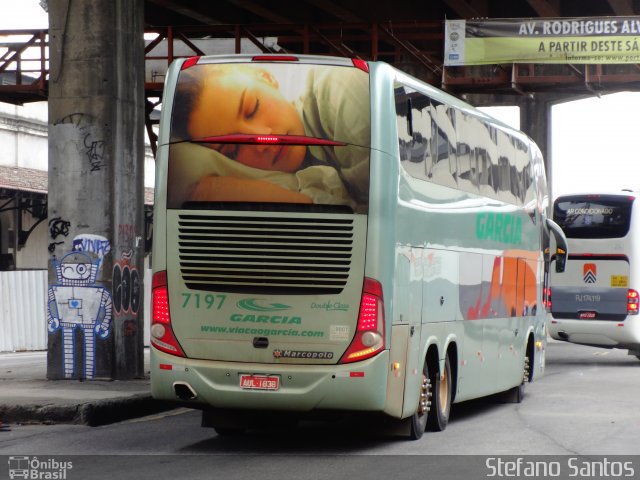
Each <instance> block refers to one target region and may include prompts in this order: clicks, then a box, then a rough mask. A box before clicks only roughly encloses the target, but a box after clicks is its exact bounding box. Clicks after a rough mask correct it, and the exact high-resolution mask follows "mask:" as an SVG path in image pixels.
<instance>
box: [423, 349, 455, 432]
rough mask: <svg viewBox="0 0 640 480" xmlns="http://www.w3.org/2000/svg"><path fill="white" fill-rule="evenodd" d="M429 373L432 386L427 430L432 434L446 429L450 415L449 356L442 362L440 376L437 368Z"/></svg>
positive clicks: (451, 383) (450, 380)
mask: <svg viewBox="0 0 640 480" xmlns="http://www.w3.org/2000/svg"><path fill="white" fill-rule="evenodd" d="M429 373H430V375H429V377H430V379H431V384H432V385H433V399H432V402H431V408H430V409H429V415H428V417H427V429H428V430H430V431H432V432H441V431H442V430H444V429H445V428H447V423H449V414H450V413H451V396H452V386H453V379H452V378H451V361H450V360H449V355H447V356H446V358H445V360H444V372H442V374H441V373H440V372H439V369H437V368H435V369H433V371H432V372H429Z"/></svg>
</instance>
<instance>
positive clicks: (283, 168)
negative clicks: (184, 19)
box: [167, 63, 370, 211]
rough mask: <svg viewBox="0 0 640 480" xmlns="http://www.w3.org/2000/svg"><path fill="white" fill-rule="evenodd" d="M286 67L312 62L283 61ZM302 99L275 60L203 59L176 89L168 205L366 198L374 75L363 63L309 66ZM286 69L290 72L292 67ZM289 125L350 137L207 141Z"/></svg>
mask: <svg viewBox="0 0 640 480" xmlns="http://www.w3.org/2000/svg"><path fill="white" fill-rule="evenodd" d="M273 68H274V69H277V68H279V69H280V73H281V74H282V75H285V74H288V76H289V77H291V75H292V73H295V72H296V71H298V69H299V68H304V67H298V66H294V67H287V66H286V65H278V66H276V67H273ZM306 72H307V73H306V75H305V77H306V84H305V90H304V92H303V93H302V95H301V96H300V98H299V99H297V100H295V101H290V100H288V99H287V98H285V96H284V94H283V93H282V91H281V89H280V88H279V83H278V81H277V79H276V77H275V75H274V71H273V70H267V69H266V68H265V67H263V66H262V65H251V64H238V63H236V64H205V65H196V66H194V67H191V68H189V69H186V70H184V71H182V72H181V74H180V78H179V81H178V86H177V89H176V96H175V100H174V110H173V120H172V137H173V138H172V140H173V141H174V142H176V143H173V144H172V146H171V149H170V157H169V178H170V179H171V180H170V182H169V185H168V187H167V188H168V206H169V208H179V207H180V206H181V205H182V203H183V202H185V201H242V202H286V203H316V204H328V205H347V206H349V207H351V208H352V209H353V210H354V211H361V210H362V209H363V208H366V204H367V197H368V182H369V152H368V147H369V143H370V139H369V135H370V133H369V131H370V119H369V110H370V108H369V95H368V92H369V86H368V76H367V75H366V74H365V73H364V72H362V71H360V70H358V69H355V68H345V67H322V66H314V67H312V68H307V69H306ZM283 78H286V77H283ZM235 133H239V134H257V135H269V134H284V135H300V136H309V137H315V138H322V139H329V140H336V141H340V142H344V143H346V144H348V145H347V146H341V147H336V148H334V147H326V146H305V145H285V146H282V145H273V144H265V145H247V144H198V143H191V142H181V140H188V139H198V138H205V137H211V136H218V135H227V134H235Z"/></svg>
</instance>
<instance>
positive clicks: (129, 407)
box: [0, 394, 176, 427]
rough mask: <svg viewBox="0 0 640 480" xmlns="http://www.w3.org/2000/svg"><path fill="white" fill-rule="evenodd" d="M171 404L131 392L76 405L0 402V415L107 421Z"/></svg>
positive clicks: (6, 419)
mask: <svg viewBox="0 0 640 480" xmlns="http://www.w3.org/2000/svg"><path fill="white" fill-rule="evenodd" d="M175 408H176V406H175V404H172V403H169V402H163V401H161V400H155V399H153V398H152V397H151V395H144V394H141V395H135V396H129V397H123V398H114V399H110V400H99V401H96V402H90V403H81V404H76V405H28V406H25V405H11V406H9V405H0V419H2V422H3V423H4V424H8V423H42V424H49V425H53V424H58V423H64V424H80V425H88V426H90V427H97V426H100V425H108V424H111V423H115V422H121V421H123V420H130V419H132V418H139V417H144V416H146V415H152V414H154V413H160V412H164V411H167V410H172V409H175Z"/></svg>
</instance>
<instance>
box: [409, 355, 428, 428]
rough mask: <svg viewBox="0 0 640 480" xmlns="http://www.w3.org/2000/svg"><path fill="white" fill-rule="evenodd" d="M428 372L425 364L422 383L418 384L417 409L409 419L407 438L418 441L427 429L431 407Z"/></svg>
mask: <svg viewBox="0 0 640 480" xmlns="http://www.w3.org/2000/svg"><path fill="white" fill-rule="evenodd" d="M428 374H429V371H428V369H427V363H426V362H425V364H424V368H423V371H422V383H421V384H420V392H419V395H420V396H419V397H418V409H417V410H416V413H414V414H413V416H412V417H411V430H410V432H409V438H411V440H418V439H419V438H421V437H422V434H423V433H424V431H425V429H426V428H427V417H428V415H429V407H430V405H431V380H430V379H429V376H428Z"/></svg>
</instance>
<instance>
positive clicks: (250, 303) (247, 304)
mask: <svg viewBox="0 0 640 480" xmlns="http://www.w3.org/2000/svg"><path fill="white" fill-rule="evenodd" d="M236 305H237V306H238V308H242V309H243V310H249V311H250V312H281V311H283V310H289V309H290V308H291V307H290V306H289V305H284V304H282V303H267V302H266V300H262V299H259V298H243V299H242V300H240V301H239V302H238V303H236Z"/></svg>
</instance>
